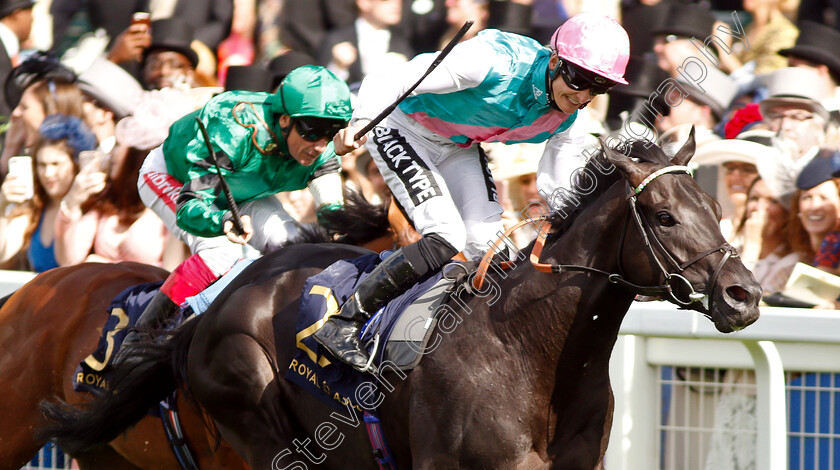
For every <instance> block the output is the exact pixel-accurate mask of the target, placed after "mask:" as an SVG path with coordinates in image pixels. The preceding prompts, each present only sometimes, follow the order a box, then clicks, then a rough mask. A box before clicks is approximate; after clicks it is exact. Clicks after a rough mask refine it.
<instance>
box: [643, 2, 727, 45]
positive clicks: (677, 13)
mask: <svg viewBox="0 0 840 470" xmlns="http://www.w3.org/2000/svg"><path fill="white" fill-rule="evenodd" d="M714 25H715V16H714V15H713V14H712V12H711V11H709V10H708V9H706V8H703V7H700V6H698V5H695V4H683V3H675V4H672V5H671V6H670V8H669V9H668V13H667V14H666V15H665V23H664V24H663V25H662V26H660V27H659V28H656V29H654V31H653V33H651V34H653V35H654V36H656V35H660V34H664V35H668V34H674V35H676V36H682V37H685V38H697V39H699V40H700V41H704V40H705V39H706V38H707V37H709V35H711V34H712V32H713V30H714Z"/></svg>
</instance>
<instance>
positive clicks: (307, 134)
mask: <svg viewBox="0 0 840 470" xmlns="http://www.w3.org/2000/svg"><path fill="white" fill-rule="evenodd" d="M294 126H295V129H297V132H298V134H300V136H301V137H302V138H303V140H306V141H309V142H318V141H319V140H321V139H327V140H332V138H333V137H335V135H336V134H338V131H340V130H341V129H344V128H345V127H347V122H345V121H341V120H339V119H324V118H314V117H299V118H295V119H294Z"/></svg>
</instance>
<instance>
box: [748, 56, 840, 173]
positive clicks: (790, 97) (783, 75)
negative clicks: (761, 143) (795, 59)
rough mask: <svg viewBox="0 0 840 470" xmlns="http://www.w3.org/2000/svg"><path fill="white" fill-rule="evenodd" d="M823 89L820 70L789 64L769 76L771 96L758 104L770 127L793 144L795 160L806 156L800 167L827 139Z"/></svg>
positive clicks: (826, 113)
mask: <svg viewBox="0 0 840 470" xmlns="http://www.w3.org/2000/svg"><path fill="white" fill-rule="evenodd" d="M824 90H825V88H824V82H823V80H822V79H821V78H820V76H819V75H818V74H817V72H815V71H813V70H809V69H804V68H799V67H787V68H783V69H779V70H776V71H775V72H773V73H772V75H770V78H769V83H768V93H769V95H768V97H767V98H765V99H763V100H762V101H761V102H760V103H759V108H760V110H761V115H762V116H763V117H764V121H765V122H766V123H767V124H768V126H769V128H770V130H772V131H773V132H776V133H777V134H778V135H779V136H780V137H781V138H783V139H785V140H786V142H788V143H789V144H790V145H791V146H792V147H793V153H792V156H793V159H794V160H799V159H803V158H804V160H803V161H802V162H801V163H800V164H799V167H798V168H800V169H801V168H802V167H803V166H804V165H805V164H806V163H807V160H808V159H810V158H811V157H812V156H813V155H814V154H815V153H816V149H817V148H818V147H820V146H822V145H823V143H824V142H825V137H826V128H827V124H828V111H827V110H826V109H825V107H824V106H823V105H822V104H820V101H821V100H822V99H823V98H825V91H824Z"/></svg>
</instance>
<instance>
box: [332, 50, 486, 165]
mask: <svg viewBox="0 0 840 470" xmlns="http://www.w3.org/2000/svg"><path fill="white" fill-rule="evenodd" d="M437 54H438V53H427V54H420V55H418V56H417V57H415V58H414V59H412V60H410V61H408V62H406V63H404V64H401V65H400V66H398V67H395V68H394V69H387V70H381V71H379V72H378V73H373V74H369V75H367V76H366V77H365V79H364V80H363V81H362V86H361V88H360V89H359V99H358V100H357V101H356V103H357V104H356V106H355V110H354V112H353V119H351V121H350V126H348V127H347V128H346V129H344V130H342V132H341V133H340V134H339V136H340V137H337V138H336V140H341V141H342V142H343V143H344V144H345V145H346V146H347V147H348V148H346V149H345V148H344V147H343V146H341V145H339V144H338V142H337V143H336V151H337V152H339V153H340V154H341V153H346V152H347V151H350V150H352V148H358V147H359V145H355V146H352V148H351V146H349V145H347V143H348V142H352V137H349V136H352V135H354V134H355V133H356V132H357V131H358V130H360V129H361V128H362V127H364V126H365V124H367V123H368V122H370V121H371V120H373V118H375V117H376V116H377V115H378V114H379V113H380V112H382V110H384V109H386V108H387V107H388V106H390V105H391V104H392V103H394V102H395V101H396V100H397V99H398V98H399V97H400V96H402V95H403V94H404V93H405V92H406V91H408V89H409V88H411V86H412V85H414V84H415V83H416V82H417V80H419V79H420V77H422V76H423V74H424V73H426V70H428V68H429V66H430V65H431V64H432V62H434V60H435V58H436V57H437ZM493 55H494V52H493V50H492V46H491V45H490V44H488V43H486V42H483V41H474V40H470V41H465V42H462V43H460V44H458V45H457V46H455V48H454V49H452V52H451V53H450V54H449V56H448V57H446V59H445V60H443V61H442V62H441V63H440V65H438V66H437V68H435V69H434V71H432V73H430V74H429V76H427V77H426V78H424V79H423V81H422V82H420V84H419V85H418V86H417V88H416V89H415V90H414V91H413V92H412V94H415V95H419V94H422V93H452V92H455V91H458V90H464V89H467V88H473V87H476V86H478V85H479V84H481V82H482V81H483V80H484V79H485V77H486V76H487V74H488V73H489V72H490V69H491V67H492V60H488V57H492V56H493ZM395 77H399V78H396V79H395ZM464 112H466V113H469V112H472V110H464ZM345 150H346V151H345Z"/></svg>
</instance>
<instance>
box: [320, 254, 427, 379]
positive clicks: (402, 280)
mask: <svg viewBox="0 0 840 470" xmlns="http://www.w3.org/2000/svg"><path fill="white" fill-rule="evenodd" d="M420 277H421V275H420V274H418V273H417V270H416V269H415V268H414V267H413V266H412V265H411V263H409V262H408V260H407V259H406V258H405V255H404V254H403V250H402V249H399V250H397V251H395V252H394V253H393V254H391V256H389V257H388V258H386V259H385V260H384V261H382V262H381V263H379V265H378V266H377V267H376V268H374V269H373V271H371V273H370V274H369V275H368V277H366V278H365V279H364V280H363V281H362V282H361V283H360V284H359V286H358V287H357V288H356V292H354V293H353V295H352V296H351V297H350V298H349V299H348V300H347V301H346V302H345V303H344V305H342V306H341V310H340V311H339V312H338V313H337V314H336V315H334V316H332V317H330V318H329V320H327V321H326V323H324V326H322V327H321V328H320V329H319V330H318V331H316V332H315V334H314V335H313V336H314V337H315V340H316V341H318V343H320V344H321V346H323V347H325V348H327V350H328V351H329V352H330V354H332V355H333V356H334V357H335V358H336V359H339V360H341V361H342V362H344V363H346V364H349V365H351V366H353V368H354V369H356V370H359V371H361V372H372V371H371V370H368V369H365V367H366V366H367V363H368V360H369V359H370V356H369V355H368V353H367V351H365V349H364V348H363V347H362V344H361V341H360V340H359V330H360V329H361V327H362V325H364V323H365V322H366V321H367V320H368V319H370V317H371V315H373V314H374V313H376V311H377V310H379V309H380V308H381V307H382V306H383V305H385V304H386V303H388V301H389V300H391V299H394V298H395V297H397V296H398V295H400V294H402V293H403V292H404V291H406V290H407V289H408V288H409V287H411V286H412V285H413V284H414V283H415V282H417V280H418V279H420ZM371 368H373V365H372V364H371ZM374 370H375V369H374Z"/></svg>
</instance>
